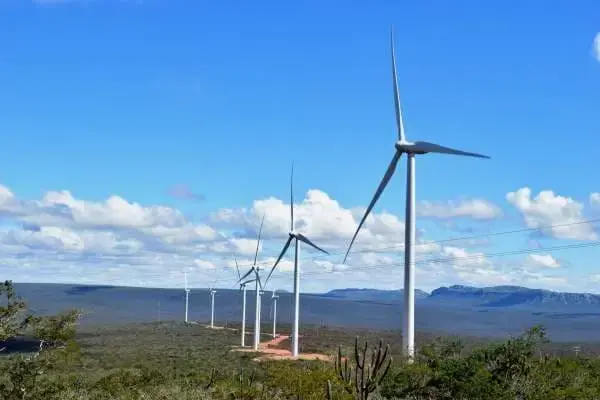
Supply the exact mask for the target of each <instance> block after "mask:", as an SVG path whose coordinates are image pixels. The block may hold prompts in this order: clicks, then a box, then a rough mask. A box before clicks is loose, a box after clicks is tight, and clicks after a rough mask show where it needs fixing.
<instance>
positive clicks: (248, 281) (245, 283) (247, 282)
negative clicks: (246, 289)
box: [241, 279, 256, 285]
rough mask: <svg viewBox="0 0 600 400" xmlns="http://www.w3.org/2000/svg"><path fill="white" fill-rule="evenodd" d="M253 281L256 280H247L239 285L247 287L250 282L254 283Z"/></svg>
mask: <svg viewBox="0 0 600 400" xmlns="http://www.w3.org/2000/svg"><path fill="white" fill-rule="evenodd" d="M255 280H256V279H249V280H247V281H244V282H242V283H241V284H242V285H247V284H249V283H252V282H254V281H255Z"/></svg>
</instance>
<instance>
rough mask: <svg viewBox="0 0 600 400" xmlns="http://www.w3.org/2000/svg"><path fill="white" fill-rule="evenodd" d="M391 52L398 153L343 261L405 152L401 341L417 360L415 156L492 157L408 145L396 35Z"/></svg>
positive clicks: (427, 145)
mask: <svg viewBox="0 0 600 400" xmlns="http://www.w3.org/2000/svg"><path fill="white" fill-rule="evenodd" d="M390 36H391V39H390V43H391V53H392V77H393V89H394V103H395V110H396V127H397V130H398V140H397V141H396V143H395V144H394V147H395V152H394V157H393V158H392V161H391V162H390V164H389V166H388V169H387V171H386V172H385V175H384V176H383V179H382V180H381V182H380V183H379V187H378V188H377V191H376V192H375V195H374V196H373V199H372V200H371V203H370V204H369V206H368V207H367V210H366V212H365V215H364V216H363V218H362V220H361V221H360V223H359V224H358V228H357V229H356V232H355V233H354V236H353V237H352V240H351V241H350V245H349V246H348V251H347V252H346V255H345V257H344V262H346V259H347V258H348V253H349V252H350V249H351V248H352V244H353V243H354V240H355V239H356V236H357V235H358V232H359V231H360V228H361V227H362V226H363V224H364V222H365V220H366V219H367V217H368V215H369V213H370V212H371V210H372V209H373V207H374V206H375V203H376V202H377V200H378V199H379V197H380V196H381V194H382V193H383V191H384V189H385V187H386V186H387V184H388V182H389V181H390V179H391V178H392V175H393V174H394V171H395V170H396V165H397V164H398V161H399V160H400V156H401V155H402V154H403V153H406V155H407V165H408V170H407V185H406V216H405V237H404V312H403V314H402V317H403V318H402V319H403V321H402V339H403V340H402V341H403V348H404V352H405V355H407V356H408V358H409V360H412V359H413V357H414V324H415V320H414V312H415V297H414V291H415V286H414V281H415V270H414V262H415V253H414V247H413V246H414V243H415V236H416V225H415V155H417V154H418V155H421V154H427V153H441V154H452V155H459V156H471V157H480V158H489V157H488V156H485V155H482V154H477V153H469V152H466V151H462V150H456V149H452V148H449V147H445V146H441V145H438V144H435V143H430V142H422V141H417V142H409V141H407V140H406V137H405V136H404V125H403V122H402V113H401V108H400V95H399V92H398V82H397V77H396V59H395V55H394V35H393V31H392V32H391V35H390Z"/></svg>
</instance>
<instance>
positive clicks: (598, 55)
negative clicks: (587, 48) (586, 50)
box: [592, 32, 600, 62]
mask: <svg viewBox="0 0 600 400" xmlns="http://www.w3.org/2000/svg"><path fill="white" fill-rule="evenodd" d="M592 53H593V55H594V58H595V59H596V60H597V61H598V62H600V32H598V33H597V34H596V36H595V37H594V43H593V44H592Z"/></svg>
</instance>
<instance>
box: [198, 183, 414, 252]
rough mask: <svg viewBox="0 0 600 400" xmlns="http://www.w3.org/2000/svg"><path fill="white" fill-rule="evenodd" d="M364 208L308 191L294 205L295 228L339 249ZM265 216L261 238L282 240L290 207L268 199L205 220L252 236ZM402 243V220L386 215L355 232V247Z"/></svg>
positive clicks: (372, 217)
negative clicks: (349, 207) (349, 205)
mask: <svg viewBox="0 0 600 400" xmlns="http://www.w3.org/2000/svg"><path fill="white" fill-rule="evenodd" d="M362 213H364V209H347V208H344V207H342V206H341V205H340V204H339V202H337V201H336V200H334V199H332V198H331V197H329V195H328V194H327V193H325V192H323V191H321V190H317V189H312V190H309V191H308V192H307V193H306V197H305V198H304V199H303V200H302V201H301V202H299V203H297V204H295V205H294V218H295V229H296V230H297V231H298V232H301V233H303V234H304V235H306V236H308V237H309V238H310V239H311V240H313V241H314V242H315V243H317V244H318V245H319V244H322V245H323V246H324V247H328V248H336V249H341V248H343V247H344V246H347V245H348V242H349V240H350V238H351V237H352V235H353V234H354V232H355V230H356V228H357V226H358V222H359V221H360V218H361V217H362ZM263 215H264V217H265V222H264V227H263V232H264V234H265V237H267V238H271V239H275V238H279V239H282V238H285V237H287V233H288V232H289V230H290V204H289V203H286V202H284V201H282V200H280V199H277V198H274V197H269V198H266V199H262V200H256V201H254V203H253V204H252V207H250V208H239V209H221V210H219V211H217V212H215V213H212V214H211V216H210V218H209V220H210V222H211V224H213V226H217V227H219V228H222V229H240V230H241V234H242V235H244V234H245V235H251V236H254V229H255V228H254V227H255V226H256V225H257V224H259V223H260V220H261V219H262V217H263ZM403 242H404V221H401V220H399V219H398V217H397V216H395V215H393V214H390V213H388V212H381V213H372V214H371V215H370V216H369V218H367V221H366V222H365V225H364V226H363V229H362V230H361V232H360V233H359V235H358V237H357V240H356V244H357V249H358V248H359V247H363V248H364V247H368V248H372V249H376V248H389V247H398V246H401V245H402V244H403Z"/></svg>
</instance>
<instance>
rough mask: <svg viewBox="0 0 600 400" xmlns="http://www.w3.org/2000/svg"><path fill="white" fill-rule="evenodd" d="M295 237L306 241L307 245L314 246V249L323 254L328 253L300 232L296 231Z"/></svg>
mask: <svg viewBox="0 0 600 400" xmlns="http://www.w3.org/2000/svg"><path fill="white" fill-rule="evenodd" d="M296 238H298V240H300V241H302V242H304V243H306V244H307V245H309V246H312V247H314V248H315V249H317V250H319V251H320V252H323V253H325V254H329V253H328V252H326V251H325V250H323V249H322V248H320V247H319V246H317V245H316V244H314V243H313V242H311V241H310V240H309V239H308V238H307V237H306V236H304V235H303V234H301V233H297V234H296Z"/></svg>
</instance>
